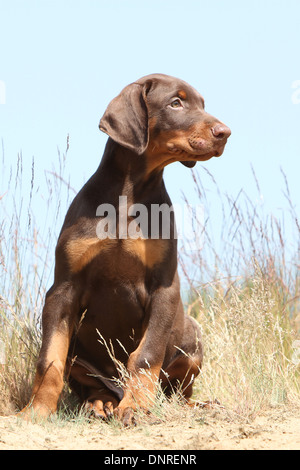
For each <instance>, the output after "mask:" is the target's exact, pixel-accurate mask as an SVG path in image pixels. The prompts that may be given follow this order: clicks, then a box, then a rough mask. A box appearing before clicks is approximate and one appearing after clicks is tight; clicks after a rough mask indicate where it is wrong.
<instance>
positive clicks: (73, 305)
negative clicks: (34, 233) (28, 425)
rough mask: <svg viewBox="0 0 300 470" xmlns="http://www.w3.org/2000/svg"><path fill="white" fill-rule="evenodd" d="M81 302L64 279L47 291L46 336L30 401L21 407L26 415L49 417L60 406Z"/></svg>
mask: <svg viewBox="0 0 300 470" xmlns="http://www.w3.org/2000/svg"><path fill="white" fill-rule="evenodd" d="M77 309H78V307H77V302H76V295H75V289H74V287H73V286H72V285H71V284H70V283H68V282H64V283H62V284H60V285H59V286H55V285H54V286H53V287H52V288H51V289H50V290H49V292H48V293H47V295H46V301H45V306H44V309H43V316H42V328H43V339H42V347H41V350H40V354H39V358H38V362H37V369H36V375H35V379H34V383H33V389H32V395H31V399H30V401H29V404H28V405H27V406H26V407H25V408H24V409H23V410H22V411H21V415H23V416H25V417H26V418H30V417H31V416H32V411H33V412H34V415H36V416H37V417H39V418H46V417H48V416H49V415H50V414H51V413H54V412H55V411H56V408H57V402H58V398H59V396H60V393H61V391H62V389H63V375H64V370H65V364H66V358H67V354H68V349H69V345H70V339H71V335H72V332H73V326H74V319H75V313H76V311H77Z"/></svg>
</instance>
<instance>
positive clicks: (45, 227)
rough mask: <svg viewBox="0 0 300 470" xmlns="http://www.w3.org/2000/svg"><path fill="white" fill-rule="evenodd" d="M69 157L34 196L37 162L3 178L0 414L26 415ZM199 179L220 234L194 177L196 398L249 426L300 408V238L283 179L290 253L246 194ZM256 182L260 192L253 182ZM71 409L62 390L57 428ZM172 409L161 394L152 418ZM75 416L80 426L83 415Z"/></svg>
mask: <svg viewBox="0 0 300 470" xmlns="http://www.w3.org/2000/svg"><path fill="white" fill-rule="evenodd" d="M66 155H67V152H66V153H65V154H64V155H63V156H61V155H59V159H58V170H55V169H54V170H53V171H51V172H48V173H46V174H45V181H46V184H45V186H44V188H43V190H42V189H41V188H39V187H36V183H35V164H34V162H33V163H32V168H31V171H30V173H29V174H27V175H26V174H25V173H26V172H25V171H24V170H23V168H22V156H21V155H19V157H18V161H17V165H16V168H10V169H7V168H6V174H5V173H4V172H3V174H2V177H3V181H2V186H1V188H3V189H2V190H1V191H2V192H1V194H0V207H1V214H2V215H1V219H0V361H1V360H2V363H3V364H2V365H0V367H1V382H0V393H1V401H0V414H9V413H11V412H12V411H13V410H15V409H20V408H22V407H23V406H24V405H25V404H26V403H27V401H28V398H29V394H30V388H31V383H32V379H33V373H34V364H35V360H36V358H37V354H38V350H39V345H40V341H41V334H40V315H41V311H42V306H43V302H44V296H45V292H46V290H47V289H48V288H49V287H50V285H51V279H52V276H53V267H54V266H53V262H54V247H55V242H56V238H57V234H58V232H59V230H60V226H61V222H62V220H63V217H64V214H65V211H66V208H67V205H68V203H69V201H70V198H71V197H72V196H73V194H72V193H73V190H72V188H71V186H70V183H69V182H67V181H66V178H65V176H64V161H65V158H66ZM4 167H5V165H4V155H3V168H4ZM201 171H202V175H201V177H202V178H204V179H205V181H206V184H208V185H209V186H210V190H211V191H210V192H211V193H212V191H214V193H215V194H217V195H218V197H219V199H218V204H219V207H218V210H219V213H220V219H219V220H220V221H221V225H220V227H219V231H218V233H219V234H220V237H219V239H217V240H216V239H213V236H212V234H213V233H216V229H215V227H211V225H210V224H211V222H210V213H211V210H212V209H211V207H210V200H209V197H208V196H206V190H205V188H204V186H203V185H202V184H201V183H200V177H199V175H198V174H197V173H193V175H194V183H195V192H196V194H197V197H198V203H199V204H202V205H203V207H204V215H205V224H204V227H203V232H202V246H201V247H199V249H198V250H193V251H189V249H188V245H187V244H186V245H185V246H184V247H183V248H182V249H181V253H180V268H181V275H182V280H183V283H184V285H185V286H186V289H187V290H188V292H189V295H188V297H189V299H188V302H187V310H188V312H189V314H190V315H192V316H193V317H194V318H196V319H197V320H198V321H199V323H200V325H201V327H202V332H203V339H204V345H205V361H204V367H203V370H202V372H201V374H200V377H199V378H198V379H197V382H196V389H195V396H194V398H195V399H200V400H214V399H215V398H217V399H218V400H219V401H220V402H221V403H222V404H223V405H224V406H226V407H227V408H228V409H230V410H231V411H232V412H234V413H237V414H238V415H241V416H255V415H257V414H259V413H260V412H262V411H263V410H265V409H266V408H268V407H270V406H273V407H274V406H277V405H282V404H286V405H288V404H298V405H299V399H300V393H299V392H300V391H299V364H298V361H297V359H298V356H297V353H296V352H295V347H294V346H293V345H295V343H294V341H295V340H296V339H297V338H299V333H300V331H299V330H300V328H299V326H300V306H299V299H300V280H299V267H300V263H299V240H300V228H299V223H298V219H297V215H296V212H295V209H294V205H293V203H292V197H291V195H290V193H289V189H288V185H287V181H286V179H285V177H284V175H283V183H284V185H285V193H286V205H287V208H286V217H288V218H289V227H290V228H291V233H293V234H294V236H293V240H292V243H290V244H289V245H288V244H287V243H286V242H285V237H284V230H283V229H284V227H283V224H282V223H281V222H280V221H279V220H278V219H277V218H276V217H274V216H272V215H271V214H265V211H264V207H263V205H261V206H259V207H257V206H256V205H254V204H253V203H252V202H251V199H250V198H249V197H248V196H247V194H246V193H245V192H244V191H241V192H240V194H239V195H238V196H237V197H235V198H232V197H229V196H227V195H222V194H220V193H219V191H218V185H217V183H216V182H215V181H214V179H213V177H212V176H211V175H210V174H209V173H208V172H207V171H206V170H204V169H202V170H201ZM254 182H255V184H256V185H257V188H258V190H259V185H258V182H257V181H256V179H255V175H254ZM259 192H260V190H259ZM42 197H43V202H42V207H44V208H45V209H46V210H45V212H44V213H42V214H41V209H40V207H41V203H40V204H39V206H38V205H37V204H36V201H37V200H38V199H39V200H41V198H42ZM215 210H217V208H216V207H214V211H215ZM37 217H39V218H38V219H37ZM293 243H294V244H293ZM299 358H300V354H299ZM70 400H71V399H70V396H69V393H68V390H67V389H66V391H65V393H64V396H63V400H62V403H61V410H60V417H62V419H65V420H68V419H72V420H73V419H74V416H75V415H74V414H72V413H73V411H72V410H71V411H70V410H69V411H67V409H68V408H69V404H70ZM177 405H178V400H177V399H175V400H174V399H173V400H172V401H171V402H166V399H165V398H164V397H163V395H162V393H159V394H158V398H157V401H156V402H155V404H154V407H153V413H154V415H155V416H157V417H159V419H163V420H169V419H172V415H173V417H174V416H175V414H176V413H177V411H176V410H177ZM178 413H182V411H180V412H179V411H178ZM76 416H77V419H78V420H80V419H85V416H84V413H83V412H82V411H81V412H76ZM70 417H71V418H70ZM114 426H117V424H114Z"/></svg>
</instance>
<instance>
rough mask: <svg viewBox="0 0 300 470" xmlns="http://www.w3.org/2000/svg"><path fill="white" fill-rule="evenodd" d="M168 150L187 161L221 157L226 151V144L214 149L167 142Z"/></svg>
mask: <svg viewBox="0 0 300 470" xmlns="http://www.w3.org/2000/svg"><path fill="white" fill-rule="evenodd" d="M167 147H168V150H169V152H170V153H172V154H173V155H176V156H178V157H180V160H183V161H184V160H186V161H196V162H197V161H206V160H209V159H210V158H212V157H220V156H221V155H222V153H223V151H224V148H225V144H224V145H221V146H220V147H218V148H213V149H204V148H203V149H201V151H199V150H200V149H195V148H193V147H192V146H190V145H189V146H188V147H183V146H182V147H181V146H179V145H176V144H175V143H173V142H169V143H168V144H167Z"/></svg>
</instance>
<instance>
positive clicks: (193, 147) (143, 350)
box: [23, 74, 230, 425]
mask: <svg viewBox="0 0 300 470" xmlns="http://www.w3.org/2000/svg"><path fill="white" fill-rule="evenodd" d="M99 127H100V129H101V130H102V131H104V132H105V133H107V134H108V136H109V139H108V141H107V145H106V148H105V152H104V155H103V157H102V160H101V163H100V166H99V167H98V169H97V171H96V173H95V174H94V175H93V176H92V177H91V178H90V180H89V181H88V182H87V183H86V184H85V186H84V187H83V188H82V189H81V191H80V192H79V193H78V194H77V196H76V197H75V199H74V201H73V202H72V204H71V206H70V208H69V210H68V213H67V215H66V218H65V221H64V225H63V227H62V230H61V233H60V236H59V239H58V243H57V247H56V265H55V279H54V284H53V286H52V287H51V289H50V290H49V291H48V293H47V295H46V301H45V306H44V310H43V317H42V328H43V340H42V347H41V351H40V355H39V359H38V363H37V371H36V377H35V381H34V385H33V391H32V398H31V401H30V404H29V405H28V406H27V407H26V408H25V409H24V410H23V412H24V413H25V415H28V413H29V412H30V408H31V407H33V410H34V411H35V412H36V413H37V414H38V415H41V416H48V415H49V414H50V413H53V412H55V410H56V407H57V402H58V398H59V396H60V393H61V391H62V388H63V378H64V374H65V375H66V377H67V379H68V380H69V383H70V386H71V388H72V389H73V390H75V391H76V392H77V394H78V395H79V397H80V398H81V399H82V401H83V402H85V403H86V404H87V406H88V407H89V408H90V409H91V411H92V412H93V413H94V414H95V415H96V416H102V417H109V416H110V415H111V414H112V413H114V414H115V415H116V416H118V417H119V419H120V420H121V421H122V422H123V423H124V424H125V425H129V424H131V423H133V422H134V411H135V410H136V409H137V408H144V409H148V408H149V406H150V404H151V401H152V400H153V398H154V396H155V392H156V389H157V384H158V382H159V381H161V384H162V387H163V389H164V390H165V392H166V393H167V394H170V393H171V392H172V391H173V390H174V389H176V388H177V387H179V386H180V387H181V391H182V394H183V396H184V397H185V398H186V399H187V400H188V399H189V398H190V397H191V395H192V387H193V381H194V378H195V377H196V376H197V374H198V373H199V368H200V367H201V363H202V345H201V335H200V329H199V326H198V324H197V322H196V321H194V320H193V319H192V318H191V317H188V316H187V315H185V313H184V310H183V305H182V302H181V298H180V291H179V279H178V273H177V240H176V236H175V235H174V230H173V228H174V218H173V213H172V211H171V212H170V217H169V221H168V224H169V228H171V230H170V236H169V237H163V236H162V228H163V227H159V229H158V232H157V233H154V236H152V237H151V234H150V236H144V233H141V234H140V235H139V232H138V224H136V227H137V236H132V237H130V236H128V233H126V232H127V230H126V229H127V228H129V225H130V224H131V223H132V222H133V221H134V220H136V219H135V217H134V216H133V215H132V214H131V213H129V212H130V211H128V213H127V214H125V221H124V210H123V208H122V207H120V200H121V201H125V200H126V203H127V206H128V207H130V206H133V205H136V204H138V206H134V207H135V208H141V205H143V206H142V207H143V208H146V210H147V214H148V215H147V226H148V227H151V224H152V222H153V213H152V211H151V208H152V207H153V206H154V205H156V207H157V205H158V206H159V207H162V206H161V205H162V204H165V205H166V204H167V207H171V201H170V198H169V196H168V194H167V191H166V189H165V186H164V182H163V169H164V167H165V166H166V165H168V164H169V163H172V162H175V161H180V162H181V163H183V164H184V165H186V166H188V167H192V166H194V165H195V164H196V162H198V161H205V160H208V159H209V158H211V157H213V156H220V155H221V154H222V152H223V150H224V146H225V144H226V141H227V138H228V137H229V135H230V129H229V128H228V127H227V126H225V124H223V123H221V122H220V121H218V120H217V119H216V118H214V117H212V116H211V115H209V114H207V113H206V111H205V110H204V101H203V98H202V96H201V95H200V94H199V93H198V92H197V91H196V90H195V89H193V88H192V87H191V86H190V85H188V84H187V83H185V82H184V81H182V80H179V79H177V78H173V77H170V76H167V75H161V74H154V75H148V76H146V77H144V78H141V79H140V80H138V81H136V82H134V83H132V84H131V85H128V86H127V87H126V88H124V90H123V91H122V92H121V93H120V94H119V96H117V97H116V98H115V99H113V100H112V101H111V103H110V104H109V105H108V107H107V109H106V111H105V113H104V116H103V117H102V119H101V121H100V126H99ZM120 196H122V197H123V198H120ZM111 207H112V208H113V209H114V213H115V215H116V220H115V221H113V220H110V219H108V217H107V214H108V212H109V208H111ZM99 208H100V209H99ZM121 212H122V213H123V219H122V223H121V221H120V214H121ZM134 215H137V211H135V214H134ZM100 221H101V222H103V226H104V225H105V224H106V225H107V227H108V226H109V225H110V227H112V228H113V229H115V231H113V230H112V233H110V232H109V230H108V228H107V231H106V234H104V236H103V232H102V233H101V230H100V229H99V222H100ZM104 222H105V223H104ZM121 225H122V230H121ZM124 227H125V231H124ZM100 228H101V227H100ZM149 231H150V229H149ZM118 377H119V378H120V377H121V378H122V383H118V381H116V380H115V378H118ZM120 382H121V381H120Z"/></svg>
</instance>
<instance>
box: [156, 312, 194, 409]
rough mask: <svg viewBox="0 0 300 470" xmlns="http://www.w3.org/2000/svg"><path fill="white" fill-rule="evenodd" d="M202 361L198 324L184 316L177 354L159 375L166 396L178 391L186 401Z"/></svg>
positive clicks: (189, 396)
mask: <svg viewBox="0 0 300 470" xmlns="http://www.w3.org/2000/svg"><path fill="white" fill-rule="evenodd" d="M202 360H203V348H202V341H201V332H200V327H199V325H198V323H197V322H196V321H195V320H194V319H193V318H192V317H188V316H185V322H184V334H183V338H182V341H181V344H180V345H178V347H177V353H176V354H175V357H173V359H172V360H171V362H170V363H169V364H168V365H167V366H166V367H165V368H164V369H163V371H162V372H161V374H160V379H161V383H162V387H163V389H164V392H165V394H166V395H167V396H170V395H171V394H172V393H174V392H176V391H178V390H179V391H180V393H181V394H182V396H183V398H185V399H186V401H188V400H189V398H191V396H192V394H193V384H194V380H195V378H196V377H197V375H198V374H199V373H200V369H201V366H202Z"/></svg>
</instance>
